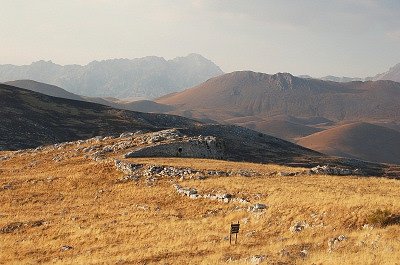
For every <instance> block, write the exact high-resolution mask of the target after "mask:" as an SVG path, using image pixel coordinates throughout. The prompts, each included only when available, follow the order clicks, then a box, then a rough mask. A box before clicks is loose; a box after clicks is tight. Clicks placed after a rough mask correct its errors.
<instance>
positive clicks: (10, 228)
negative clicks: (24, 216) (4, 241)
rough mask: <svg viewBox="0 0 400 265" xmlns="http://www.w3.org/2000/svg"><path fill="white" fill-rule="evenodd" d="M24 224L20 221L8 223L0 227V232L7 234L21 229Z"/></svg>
mask: <svg viewBox="0 0 400 265" xmlns="http://www.w3.org/2000/svg"><path fill="white" fill-rule="evenodd" d="M23 226H24V223H22V222H14V223H10V224H8V225H6V226H4V227H2V228H1V229H0V234H9V233H13V232H14V231H17V230H19V229H21V228H22V227H23Z"/></svg>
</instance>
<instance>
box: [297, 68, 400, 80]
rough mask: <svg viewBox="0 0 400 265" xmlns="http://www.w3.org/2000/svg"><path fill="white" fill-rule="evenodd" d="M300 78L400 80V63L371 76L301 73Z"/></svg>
mask: <svg viewBox="0 0 400 265" xmlns="http://www.w3.org/2000/svg"><path fill="white" fill-rule="evenodd" d="M298 77H300V78H312V79H321V80H325V81H333V82H352V81H378V80H391V81H395V82H400V63H399V64H396V65H395V66H393V67H391V68H390V69H389V70H388V71H386V72H384V73H381V74H377V75H375V76H372V77H371V76H369V77H365V78H362V77H347V76H341V77H339V76H333V75H328V76H324V77H320V78H315V77H312V76H309V75H299V76H298Z"/></svg>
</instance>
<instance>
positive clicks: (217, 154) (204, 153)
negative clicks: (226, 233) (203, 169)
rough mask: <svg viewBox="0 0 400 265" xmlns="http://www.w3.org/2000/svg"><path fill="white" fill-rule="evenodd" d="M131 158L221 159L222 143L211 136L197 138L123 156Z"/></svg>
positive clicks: (164, 144)
mask: <svg viewBox="0 0 400 265" xmlns="http://www.w3.org/2000/svg"><path fill="white" fill-rule="evenodd" d="M132 157H192V158H211V159H223V158H224V148H223V143H222V142H221V141H218V140H217V139H216V138H215V137H213V136H205V137H204V136H198V137H190V138H188V139H182V140H177V141H173V142H167V143H160V144H156V145H152V146H147V147H141V148H138V149H136V150H133V151H131V152H129V153H127V154H125V158H132Z"/></svg>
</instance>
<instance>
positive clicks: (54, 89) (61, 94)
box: [4, 80, 86, 101]
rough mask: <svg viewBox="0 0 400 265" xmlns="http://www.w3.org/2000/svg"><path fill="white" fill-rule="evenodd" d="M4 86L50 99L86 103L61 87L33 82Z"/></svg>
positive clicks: (18, 81) (22, 81)
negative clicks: (36, 93)
mask: <svg viewBox="0 0 400 265" xmlns="http://www.w3.org/2000/svg"><path fill="white" fill-rule="evenodd" d="M4 84H6V85H10V86H15V87H19V88H23V89H27V90H31V91H34V92H38V93H41V94H45V95H48V96H52V97H57V98H66V99H74V100H83V101H86V100H85V99H84V98H83V97H81V96H79V95H76V94H73V93H70V92H68V91H66V90H65V89H62V88H61V87H58V86H53V85H49V84H45V83H41V82H36V81H34V80H15V81H9V82H5V83H4Z"/></svg>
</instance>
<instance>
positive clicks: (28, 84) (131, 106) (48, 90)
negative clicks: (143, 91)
mask: <svg viewBox="0 0 400 265" xmlns="http://www.w3.org/2000/svg"><path fill="white" fill-rule="evenodd" d="M4 84H7V85H10V86H15V87H19V88H23V89H27V90H31V91H34V92H38V93H41V94H44V95H48V96H53V97H59V98H65V99H73V100H80V101H86V102H92V103H97V104H101V105H106V106H110V107H113V108H117V109H123V110H131V111H140V112H151V113H165V112H169V111H172V110H174V107H172V106H169V105H163V104H159V103H156V102H153V101H150V100H137V101H132V102H129V101H127V102H125V101H121V100H118V99H115V98H100V97H82V96H79V95H76V94H73V93H70V92H68V91H66V90H64V89H62V88H60V87H58V86H52V85H49V84H45V83H41V82H36V81H33V80H16V81H10V82H6V83H4Z"/></svg>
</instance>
